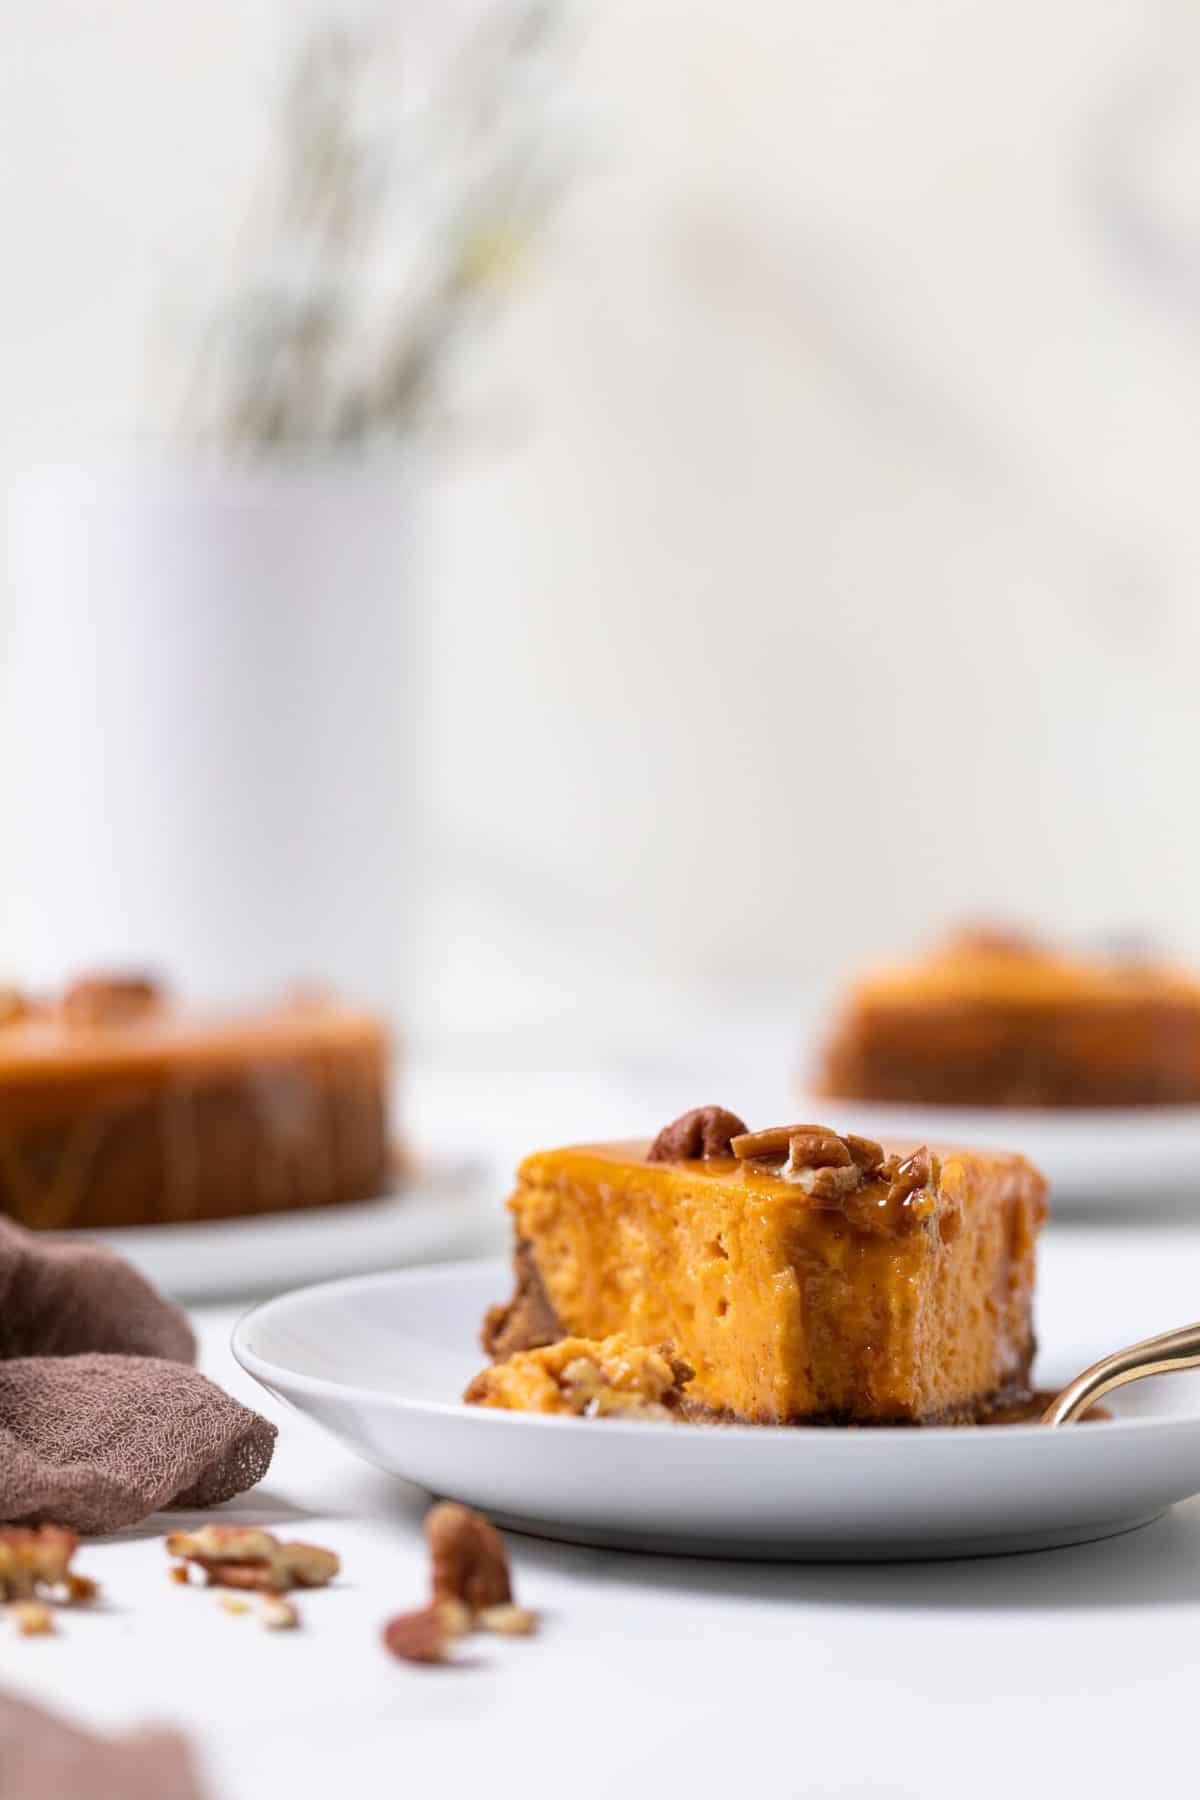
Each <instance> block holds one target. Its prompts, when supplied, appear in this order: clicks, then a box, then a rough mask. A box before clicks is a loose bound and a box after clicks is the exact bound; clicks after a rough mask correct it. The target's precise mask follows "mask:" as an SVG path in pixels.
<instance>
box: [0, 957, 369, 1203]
mask: <svg viewBox="0 0 1200 1800" xmlns="http://www.w3.org/2000/svg"><path fill="white" fill-rule="evenodd" d="M389 1063H390V1056H389V1045H388V1038H387V1032H386V1030H385V1028H384V1027H383V1025H382V1024H381V1023H380V1021H379V1020H378V1019H376V1018H375V1017H374V1016H373V1015H372V1014H370V1013H367V1012H363V1011H360V1010H358V1009H356V1008H354V1007H350V1006H346V1005H343V1004H342V1003H341V1002H339V1001H337V1000H332V999H326V998H323V997H321V998H314V997H303V998H294V999H288V1000H283V1001H280V1002H278V1003H277V1004H275V1005H271V1006H265V1007H261V1008H258V1009H255V1010H246V1011H241V1012H216V1011H213V1012H208V1011H204V1010H202V1009H198V1008H192V1007H188V1006H184V1005H181V1004H178V1003H176V1002H174V1001H172V1000H170V999H169V998H168V997H167V996H165V995H164V994H163V993H162V992H161V991H160V990H159V989H158V988H157V986H156V985H155V984H154V983H152V982H150V981H146V980H143V979H141V978H139V977H128V976H113V977H99V978H94V979H89V980H85V981H80V982H76V983H75V984H74V985H73V986H72V987H70V988H68V990H67V992H66V993H65V994H64V995H63V996H62V998H61V999H60V1000H58V1001H55V1002H52V1003H37V1004H30V1003H26V1002H24V1001H23V1000H22V999H21V998H20V997H19V996H16V995H3V996H0V1213H3V1214H7V1216H8V1217H10V1218H13V1219H16V1220H17V1221H18V1222H19V1223H20V1224H22V1225H27V1226H32V1227H34V1228H37V1229H44V1230H64V1229H70V1228H82V1227H94V1226H111V1225H146V1224H163V1223H168V1222H173V1221H174V1222H178V1221H183V1220H197V1219H228V1218H234V1217H237V1216H238V1215H241V1214H252V1213H272V1212H283V1211H286V1210H289V1209H292V1208H296V1207H311V1206H334V1205H340V1204H343V1203H346V1202H350V1201H355V1200H366V1199H369V1198H372V1197H373V1196H375V1195H378V1194H380V1193H382V1192H383V1191H384V1190H385V1188H386V1187H387V1185H388V1178H389V1172H390V1151H389V1134H388V1116H387V1114H388V1092H387V1090H388V1076H389Z"/></svg>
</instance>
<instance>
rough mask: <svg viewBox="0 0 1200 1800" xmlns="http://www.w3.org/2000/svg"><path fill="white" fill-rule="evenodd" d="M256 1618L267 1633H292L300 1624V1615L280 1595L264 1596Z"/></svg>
mask: <svg viewBox="0 0 1200 1800" xmlns="http://www.w3.org/2000/svg"><path fill="white" fill-rule="evenodd" d="M258 1616H259V1618H260V1619H261V1620H262V1622H263V1624H264V1626H265V1627H266V1629H267V1630H268V1631H294V1630H295V1629H296V1627H297V1625H299V1623H300V1614H299V1613H298V1612H297V1611H296V1609H295V1607H294V1606H293V1605H292V1603H291V1601H290V1600H285V1599H284V1597H283V1595H282V1594H264V1595H263V1597H262V1600H261V1602H260V1604H259V1609H258Z"/></svg>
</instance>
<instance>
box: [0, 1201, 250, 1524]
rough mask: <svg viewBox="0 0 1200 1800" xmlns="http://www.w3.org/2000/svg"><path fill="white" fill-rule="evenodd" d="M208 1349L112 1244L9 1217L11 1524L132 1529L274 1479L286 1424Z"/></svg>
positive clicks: (4, 1402) (2, 1392)
mask: <svg viewBox="0 0 1200 1800" xmlns="http://www.w3.org/2000/svg"><path fill="white" fill-rule="evenodd" d="M195 1352H196V1343H195V1339H194V1338H193V1336H192V1333H191V1331H190V1329H189V1327H188V1323H187V1320H186V1319H185V1318H184V1316H183V1314H182V1313H181V1312H180V1311H179V1309H178V1307H176V1306H173V1305H172V1304H171V1303H170V1301H168V1300H164V1299H163V1297H162V1295H161V1294H158V1293H156V1292H155V1290H154V1288H152V1287H151V1285H150V1283H149V1282H148V1281H146V1280H144V1279H143V1277H142V1276H141V1275H139V1274H138V1273H137V1271H136V1270H135V1269H132V1268H131V1267H130V1266H129V1264H128V1263H126V1262H124V1261H122V1259H121V1258H120V1257H119V1256H117V1255H115V1254H114V1253H113V1252H112V1251H111V1250H106V1249H103V1248H101V1247H100V1246H99V1245H97V1244H90V1243H86V1242H82V1241H81V1242H79V1243H59V1242H55V1241H48V1240H45V1239H42V1238H39V1237H38V1235H37V1234H36V1233H34V1232H28V1231H24V1230H23V1229H22V1228H21V1227H20V1226H18V1225H14V1224H12V1222H11V1221H10V1220H7V1219H0V1523H4V1524H10V1525H19V1524H32V1523H36V1522H37V1521H39V1520H43V1519H46V1520H52V1521H53V1523H54V1524H56V1525H66V1526H69V1527H70V1528H71V1529H72V1530H74V1531H81V1532H108V1531H118V1530H120V1529H121V1528H122V1527H123V1526H125V1525H134V1524H137V1523H138V1521H139V1520H141V1519H144V1518H145V1517H146V1516H147V1514H149V1513H152V1512H157V1511H158V1510H159V1508H160V1507H164V1506H192V1507H194V1506H213V1505H215V1504H216V1503H217V1502H218V1501H221V1500H228V1499H230V1498H232V1496H233V1495H234V1494H240V1493H242V1492H243V1491H244V1489H246V1488H249V1487H253V1486H254V1484H255V1482H257V1481H261V1479H262V1477H263V1476H264V1475H265V1474H266V1471H267V1468H268V1465H269V1464H270V1461H271V1453H272V1451H273V1449H274V1447H275V1435H276V1433H275V1427H274V1426H273V1425H272V1424H270V1423H269V1422H268V1421H267V1420H266V1419H264V1418H262V1417H261V1416H260V1415H259V1414H258V1413H255V1412H251V1411H250V1410H249V1408H248V1407H245V1406H241V1405H239V1404H238V1402H237V1401H236V1400H232V1399H231V1398H230V1397H229V1395H228V1394H226V1393H223V1392H222V1390H221V1389H220V1388H219V1387H217V1386H215V1385H214V1383H213V1382H211V1381H209V1380H207V1379H206V1378H205V1377H204V1376H203V1375H199V1374H197V1372H196V1371H195V1369H193V1368H191V1367H190V1366H189V1365H190V1363H191V1361H192V1359H193V1357H194V1356H195Z"/></svg>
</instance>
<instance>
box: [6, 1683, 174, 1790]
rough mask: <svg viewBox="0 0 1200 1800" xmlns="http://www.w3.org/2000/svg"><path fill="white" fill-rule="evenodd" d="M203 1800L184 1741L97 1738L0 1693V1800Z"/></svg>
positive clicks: (160, 1736) (164, 1734)
mask: <svg viewBox="0 0 1200 1800" xmlns="http://www.w3.org/2000/svg"><path fill="white" fill-rule="evenodd" d="M168 1797H169V1800H204V1793H203V1790H202V1789H201V1787H200V1784H199V1781H198V1780H197V1776H196V1771H195V1769H194V1768H193V1766H192V1759H191V1755H190V1752H189V1750H188V1747H187V1743H186V1741H185V1739H184V1738H182V1737H181V1736H180V1734H179V1733H178V1732H177V1731H169V1730H162V1729H159V1730H146V1731H134V1732H130V1733H129V1734H128V1736H126V1737H119V1738H108V1737H97V1736H95V1735H93V1733H92V1732H90V1731H83V1730H81V1729H80V1728H79V1727H78V1726H76V1725H70V1724H68V1723H67V1721H66V1720H65V1719H61V1718H58V1717H56V1716H55V1715H54V1714H53V1713H48V1712H43V1710H42V1708H41V1707H40V1706H32V1705H30V1704H29V1702H28V1701H25V1700H17V1699H15V1698H14V1697H13V1696H12V1695H11V1694H0V1800H168Z"/></svg>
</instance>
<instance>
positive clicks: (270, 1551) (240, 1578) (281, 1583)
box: [167, 1525, 341, 1594]
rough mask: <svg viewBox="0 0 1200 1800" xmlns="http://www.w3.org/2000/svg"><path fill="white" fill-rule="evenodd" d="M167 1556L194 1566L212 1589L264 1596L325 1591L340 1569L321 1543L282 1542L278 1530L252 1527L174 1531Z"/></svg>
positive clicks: (336, 1559) (232, 1526)
mask: <svg viewBox="0 0 1200 1800" xmlns="http://www.w3.org/2000/svg"><path fill="white" fill-rule="evenodd" d="M167 1553H168V1555H170V1556H177V1557H181V1558H182V1559H183V1561H184V1563H185V1564H187V1563H195V1565H196V1567H197V1568H198V1569H200V1570H202V1571H203V1573H204V1576H205V1579H206V1581H207V1583H208V1585H209V1586H210V1587H228V1588H253V1589H256V1590H258V1591H259V1592H263V1593H277V1594H284V1593H287V1592H288V1591H289V1589H291V1588H311V1587H324V1586H325V1584H326V1583H327V1582H330V1581H332V1580H333V1578H334V1576H335V1575H336V1574H337V1572H338V1570H339V1568H340V1567H341V1564H340V1562H339V1560H338V1558H337V1556H336V1555H335V1554H334V1552H333V1551H332V1550H322V1549H320V1548H319V1547H318V1546H317V1545H316V1544H300V1543H281V1542H280V1540H279V1539H278V1538H277V1537H276V1536H275V1535H274V1533H273V1532H270V1531H260V1530H259V1529H258V1528H257V1527H256V1526H251V1525H202V1526H201V1527H200V1529H199V1531H173V1532H171V1534H170V1535H169V1537H168V1538H167ZM172 1579H173V1580H175V1581H178V1580H179V1579H180V1577H179V1576H177V1575H175V1576H173V1577H172Z"/></svg>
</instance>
